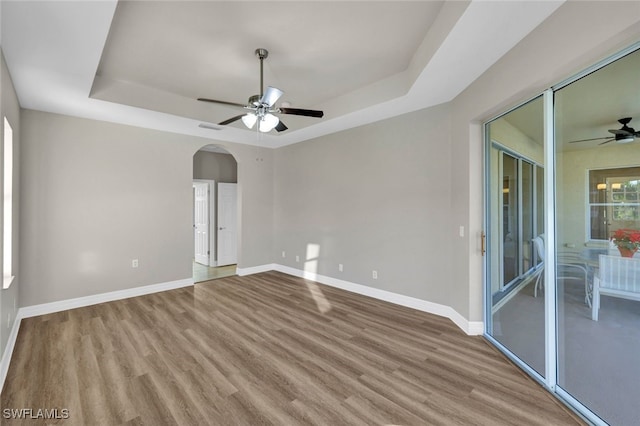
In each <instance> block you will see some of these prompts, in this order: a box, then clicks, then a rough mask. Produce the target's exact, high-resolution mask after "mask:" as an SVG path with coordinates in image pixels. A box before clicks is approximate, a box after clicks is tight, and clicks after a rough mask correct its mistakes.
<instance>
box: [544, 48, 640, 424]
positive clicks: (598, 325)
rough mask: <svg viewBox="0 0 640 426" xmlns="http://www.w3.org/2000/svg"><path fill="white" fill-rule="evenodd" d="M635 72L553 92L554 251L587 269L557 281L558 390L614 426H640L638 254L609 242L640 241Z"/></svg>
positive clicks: (639, 59)
mask: <svg viewBox="0 0 640 426" xmlns="http://www.w3.org/2000/svg"><path fill="white" fill-rule="evenodd" d="M639 70H640V51H636V52H635V53H631V54H630V55H627V56H625V57H623V58H620V59H618V60H617V61H615V62H612V63H611V64H609V65H607V66H605V67H603V68H600V69H598V70H597V71H595V72H593V73H591V74H589V75H587V76H585V77H584V78H581V79H580V80H577V81H575V82H573V83H571V84H569V85H566V86H564V87H562V88H560V89H558V90H557V91H556V92H555V121H556V141H555V150H556V174H557V176H558V178H557V181H556V206H557V212H556V232H557V238H556V251H557V252H558V253H563V252H566V251H573V252H574V253H575V255H576V261H579V262H582V266H583V267H584V268H585V269H587V270H588V274H587V278H586V282H585V281H583V280H565V279H558V280H557V282H556V292H557V301H558V306H557V311H558V323H557V330H558V353H557V359H558V378H557V379H558V380H557V384H558V387H559V388H560V391H561V392H565V393H566V394H567V395H568V396H569V397H570V398H572V399H575V400H576V401H577V402H579V403H580V404H583V405H584V406H586V407H588V408H589V410H591V411H592V412H594V413H595V414H597V415H598V416H599V417H600V418H602V419H604V420H605V421H606V422H608V423H610V424H617V425H637V424H640V408H638V400H639V395H640V392H639V391H640V255H638V254H636V255H635V256H634V258H632V259H628V260H627V259H623V258H622V257H621V253H620V252H619V251H618V249H617V248H616V247H615V246H612V245H611V242H610V240H609V239H610V238H611V237H613V236H615V235H616V232H624V230H633V231H635V232H637V233H640V198H639V196H640V138H638V137H635V136H633V135H631V136H630V135H629V134H628V133H627V132H625V131H623V130H620V129H624V126H626V128H635V129H640V95H639V92H638V88H640V71H639ZM629 88H633V89H632V92H633V93H630V92H629ZM590 100H591V101H590ZM634 115H635V116H636V117H633V116H634ZM627 118H630V120H627ZM618 120H620V121H618ZM624 123H626V124H624ZM585 129H593V130H591V131H589V132H588V133H587V132H585V131H584V130H585ZM592 138H596V139H595V140H584V139H592ZM594 285H598V287H599V288H598V290H597V291H594V288H593V287H594ZM594 299H596V300H594Z"/></svg>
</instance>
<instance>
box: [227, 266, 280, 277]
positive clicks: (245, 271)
mask: <svg viewBox="0 0 640 426" xmlns="http://www.w3.org/2000/svg"><path fill="white" fill-rule="evenodd" d="M276 266H277V265H276V264H275V263H269V264H267V265H259V266H251V267H249V268H236V274H238V276H241V277H244V276H245V275H253V274H259V273H261V272H269V271H275V270H276Z"/></svg>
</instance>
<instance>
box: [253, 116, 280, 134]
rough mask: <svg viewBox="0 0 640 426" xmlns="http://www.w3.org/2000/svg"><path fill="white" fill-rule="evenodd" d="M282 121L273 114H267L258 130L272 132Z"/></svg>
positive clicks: (261, 120)
mask: <svg viewBox="0 0 640 426" xmlns="http://www.w3.org/2000/svg"><path fill="white" fill-rule="evenodd" d="M279 122H280V119H279V118H278V117H276V116H275V115H273V114H265V116H264V117H262V118H261V119H260V123H259V125H258V129H259V130H260V131H261V132H263V133H266V132H270V131H272V130H273V129H274V127H276V126H277V125H278V123H279Z"/></svg>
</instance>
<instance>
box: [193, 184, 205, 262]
mask: <svg viewBox="0 0 640 426" xmlns="http://www.w3.org/2000/svg"><path fill="white" fill-rule="evenodd" d="M193 189H194V191H193V241H194V254H195V260H196V262H198V263H201V264H203V265H207V266H209V184H208V183H203V182H193Z"/></svg>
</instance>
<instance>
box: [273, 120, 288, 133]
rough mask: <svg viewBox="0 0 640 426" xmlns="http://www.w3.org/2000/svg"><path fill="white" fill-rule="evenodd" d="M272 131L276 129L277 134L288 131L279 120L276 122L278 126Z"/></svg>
mask: <svg viewBox="0 0 640 426" xmlns="http://www.w3.org/2000/svg"><path fill="white" fill-rule="evenodd" d="M274 129H276V131H278V132H284V131H285V130H287V129H288V127H287V126H285V124H284V123H283V122H282V120H280V121H279V122H278V125H277V126H276V127H274Z"/></svg>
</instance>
